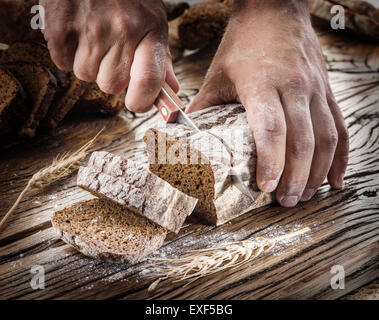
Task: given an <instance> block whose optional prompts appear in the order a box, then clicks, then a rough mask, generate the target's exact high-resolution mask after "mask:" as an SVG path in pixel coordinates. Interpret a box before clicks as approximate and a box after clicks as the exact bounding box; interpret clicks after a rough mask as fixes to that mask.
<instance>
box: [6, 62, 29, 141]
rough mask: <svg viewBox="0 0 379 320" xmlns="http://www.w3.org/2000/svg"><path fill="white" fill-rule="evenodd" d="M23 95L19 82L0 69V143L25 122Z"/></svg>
mask: <svg viewBox="0 0 379 320" xmlns="http://www.w3.org/2000/svg"><path fill="white" fill-rule="evenodd" d="M24 99H25V93H24V90H23V88H22V86H21V84H20V82H19V81H18V80H17V79H16V78H15V77H14V76H13V75H12V74H11V73H10V72H9V71H7V70H6V69H4V68H2V67H0V142H3V141H4V140H5V139H6V138H8V136H10V135H11V134H13V133H14V132H15V130H17V129H18V128H19V127H20V126H21V125H22V123H24V121H25V120H26V116H27V112H28V110H27V109H26V107H25V105H24V103H23V102H24Z"/></svg>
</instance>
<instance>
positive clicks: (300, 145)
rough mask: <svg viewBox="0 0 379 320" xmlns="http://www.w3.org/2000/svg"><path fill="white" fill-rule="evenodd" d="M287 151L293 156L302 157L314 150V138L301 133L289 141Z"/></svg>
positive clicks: (307, 155)
mask: <svg viewBox="0 0 379 320" xmlns="http://www.w3.org/2000/svg"><path fill="white" fill-rule="evenodd" d="M288 151H289V152H290V153H291V154H292V156H293V157H295V158H299V159H304V158H307V157H309V156H310V155H312V154H313V151H314V139H313V138H311V137H310V136H309V137H308V136H305V135H303V136H302V137H300V136H299V137H298V138H297V139H294V140H293V141H291V143H289V145H288Z"/></svg>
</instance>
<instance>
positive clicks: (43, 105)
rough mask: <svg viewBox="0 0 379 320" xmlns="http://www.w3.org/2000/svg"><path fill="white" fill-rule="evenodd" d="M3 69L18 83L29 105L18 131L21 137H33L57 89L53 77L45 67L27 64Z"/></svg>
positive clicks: (7, 65)
mask: <svg viewBox="0 0 379 320" xmlns="http://www.w3.org/2000/svg"><path fill="white" fill-rule="evenodd" d="M4 67H5V68H6V69H7V70H9V71H10V72H12V74H13V75H14V76H15V77H16V78H17V79H18V80H19V81H20V83H21V85H22V86H23V88H24V90H25V93H26V95H27V100H26V103H27V104H29V105H30V107H29V108H30V113H29V117H28V119H27V120H26V122H25V123H24V125H23V126H22V128H21V129H20V130H19V135H20V136H23V137H34V135H35V132H36V129H37V127H38V125H39V123H40V121H41V120H42V119H43V118H44V117H45V115H46V113H47V111H48V109H49V107H50V105H51V102H52V101H53V98H54V95H55V91H56V88H57V81H56V79H55V77H54V76H53V75H52V74H51V73H50V72H49V70H48V69H47V68H45V67H42V66H40V65H37V64H34V63H28V62H11V63H7V64H5V65H4Z"/></svg>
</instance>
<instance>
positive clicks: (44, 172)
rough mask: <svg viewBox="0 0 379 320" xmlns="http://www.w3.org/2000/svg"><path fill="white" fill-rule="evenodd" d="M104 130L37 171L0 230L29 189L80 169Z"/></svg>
mask: <svg viewBox="0 0 379 320" xmlns="http://www.w3.org/2000/svg"><path fill="white" fill-rule="evenodd" d="M103 130H104V128H103V129H101V130H100V131H99V132H98V133H97V135H96V136H95V137H94V138H92V139H91V140H90V141H88V142H87V143H86V144H84V145H83V146H82V147H80V148H79V149H78V150H76V151H74V152H72V153H64V154H62V155H58V156H57V157H56V158H55V159H54V160H53V162H52V163H51V165H50V166H48V167H45V168H43V169H41V170H39V171H38V172H36V173H35V174H34V175H33V176H32V177H31V179H30V180H29V181H28V183H27V185H26V187H25V188H24V190H22V192H21V193H20V195H19V196H18V198H17V200H16V201H15V203H14V204H13V206H12V207H11V208H10V209H9V210H8V212H7V213H6V214H5V216H4V217H3V218H2V219H1V221H0V230H1V228H2V227H3V225H4V224H5V222H6V221H7V219H8V218H9V216H10V215H11V214H12V213H13V211H14V210H15V209H16V207H17V206H18V204H19V203H20V201H21V200H22V198H23V197H24V195H25V193H26V192H27V191H29V190H30V189H32V188H43V187H45V186H47V185H49V184H52V183H53V182H55V181H58V180H60V179H62V178H64V177H66V176H68V175H69V174H70V173H72V172H73V171H74V170H76V169H78V168H79V166H80V162H81V161H82V160H83V159H84V158H85V157H86V156H87V151H88V149H89V148H90V147H91V146H92V145H93V143H94V142H95V140H96V139H97V137H98V136H99V135H100V133H101V132H102V131H103Z"/></svg>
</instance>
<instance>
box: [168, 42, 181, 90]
mask: <svg viewBox="0 0 379 320" xmlns="http://www.w3.org/2000/svg"><path fill="white" fill-rule="evenodd" d="M165 80H166V82H167V84H168V85H169V86H170V87H171V89H172V90H173V91H174V92H175V93H178V91H179V81H178V79H177V78H176V75H175V72H174V67H173V66H172V58H171V54H170V50H169V49H168V51H167V58H166V79H165Z"/></svg>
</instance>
